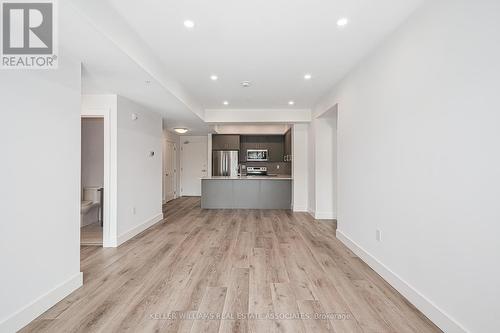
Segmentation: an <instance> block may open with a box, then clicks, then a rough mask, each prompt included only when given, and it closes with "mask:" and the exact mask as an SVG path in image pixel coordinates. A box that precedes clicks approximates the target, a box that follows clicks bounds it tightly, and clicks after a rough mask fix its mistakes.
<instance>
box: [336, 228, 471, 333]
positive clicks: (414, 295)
mask: <svg viewBox="0 0 500 333" xmlns="http://www.w3.org/2000/svg"><path fill="white" fill-rule="evenodd" d="M336 236H337V238H338V239H339V240H340V241H341V242H342V243H344V245H345V246H347V247H348V248H349V249H350V250H351V251H352V252H354V253H355V254H356V255H357V256H358V257H360V258H361V259H362V260H363V261H364V262H365V263H367V264H368V266H370V267H371V268H373V270H375V272H377V273H378V274H380V276H382V277H383V278H384V279H385V280H386V281H387V282H389V284H390V285H391V286H393V287H394V288H395V289H396V290H397V291H399V292H400V293H401V294H402V295H403V296H404V297H406V298H407V299H408V300H409V301H410V302H411V303H412V304H413V305H414V306H415V307H416V308H417V309H419V310H420V311H421V312H422V313H423V314H424V315H426V316H427V317H428V318H429V319H430V320H432V322H434V323H435V324H436V325H437V326H438V327H439V328H440V329H442V330H443V331H444V332H448V333H467V332H468V331H467V330H466V329H465V328H464V327H463V326H462V325H460V324H459V323H458V322H457V321H456V320H455V319H454V318H452V317H451V316H450V315H448V314H447V313H446V312H444V311H443V310H442V309H440V308H439V307H438V306H437V305H436V304H434V303H433V302H432V301H431V300H429V299H428V298H427V297H425V296H424V295H422V294H421V293H420V292H419V291H418V290H417V289H415V288H414V287H412V286H411V285H410V284H409V283H408V282H406V281H405V280H403V279H402V278H401V277H400V276H398V275H397V274H396V273H395V272H393V271H391V270H390V269H389V268H388V267H387V266H385V265H384V264H383V263H382V262H380V261H379V260H378V259H377V258H375V257H374V256H372V255H371V254H370V253H368V252H367V251H366V250H365V249H363V248H362V247H361V246H359V245H358V244H356V242H354V241H353V240H352V239H350V238H349V237H348V236H347V235H345V234H344V233H343V232H342V231H340V230H337V232H336Z"/></svg>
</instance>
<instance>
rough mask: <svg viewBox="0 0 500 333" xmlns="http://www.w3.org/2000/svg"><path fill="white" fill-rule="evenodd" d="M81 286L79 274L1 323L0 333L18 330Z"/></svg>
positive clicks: (81, 275)
mask: <svg viewBox="0 0 500 333" xmlns="http://www.w3.org/2000/svg"><path fill="white" fill-rule="evenodd" d="M82 285H83V274H82V272H79V273H77V274H75V275H74V276H72V277H71V278H69V279H68V280H66V281H64V282H63V283H61V284H59V285H58V286H56V287H55V288H53V289H52V290H50V291H48V292H47V293H45V294H44V295H42V296H40V297H38V298H37V299H35V300H34V301H32V302H31V303H29V304H28V305H26V306H24V307H23V308H21V309H20V310H18V311H17V312H15V313H14V314H12V315H11V316H10V317H8V318H6V319H5V320H4V321H2V322H1V323H0V332H16V331H18V330H20V329H21V328H23V327H24V326H26V325H28V324H29V323H30V322H31V321H32V320H34V319H35V318H37V317H38V316H39V315H41V314H42V313H44V312H45V311H47V310H48V309H50V308H51V307H52V306H53V305H54V304H56V303H57V302H59V301H61V300H62V299H63V298H64V297H66V296H68V295H69V294H71V293H72V292H73V291H75V290H76V289H78V288H80V287H81V286H82Z"/></svg>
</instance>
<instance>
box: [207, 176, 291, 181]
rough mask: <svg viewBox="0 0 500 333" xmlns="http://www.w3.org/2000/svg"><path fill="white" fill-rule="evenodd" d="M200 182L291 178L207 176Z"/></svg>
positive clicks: (281, 177) (283, 177) (288, 178)
mask: <svg viewBox="0 0 500 333" xmlns="http://www.w3.org/2000/svg"><path fill="white" fill-rule="evenodd" d="M201 179H202V180H247V179H248V180H292V179H293V178H292V176H289V175H273V176H237V177H227V176H208V177H202V178H201Z"/></svg>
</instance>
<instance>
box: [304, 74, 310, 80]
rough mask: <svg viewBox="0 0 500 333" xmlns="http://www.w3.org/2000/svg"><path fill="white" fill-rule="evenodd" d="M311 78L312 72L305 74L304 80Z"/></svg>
mask: <svg viewBox="0 0 500 333" xmlns="http://www.w3.org/2000/svg"><path fill="white" fill-rule="evenodd" d="M310 79H312V75H311V74H306V75H304V80H310Z"/></svg>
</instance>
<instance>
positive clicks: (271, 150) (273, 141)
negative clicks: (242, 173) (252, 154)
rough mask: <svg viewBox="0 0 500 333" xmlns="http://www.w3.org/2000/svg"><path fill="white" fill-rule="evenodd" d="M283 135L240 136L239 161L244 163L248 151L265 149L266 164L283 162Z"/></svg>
mask: <svg viewBox="0 0 500 333" xmlns="http://www.w3.org/2000/svg"><path fill="white" fill-rule="evenodd" d="M283 148H284V136H283V135H242V136H241V154H240V161H241V162H245V160H246V153H247V150H248V149H267V150H268V156H269V160H268V162H283V154H284V151H283Z"/></svg>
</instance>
